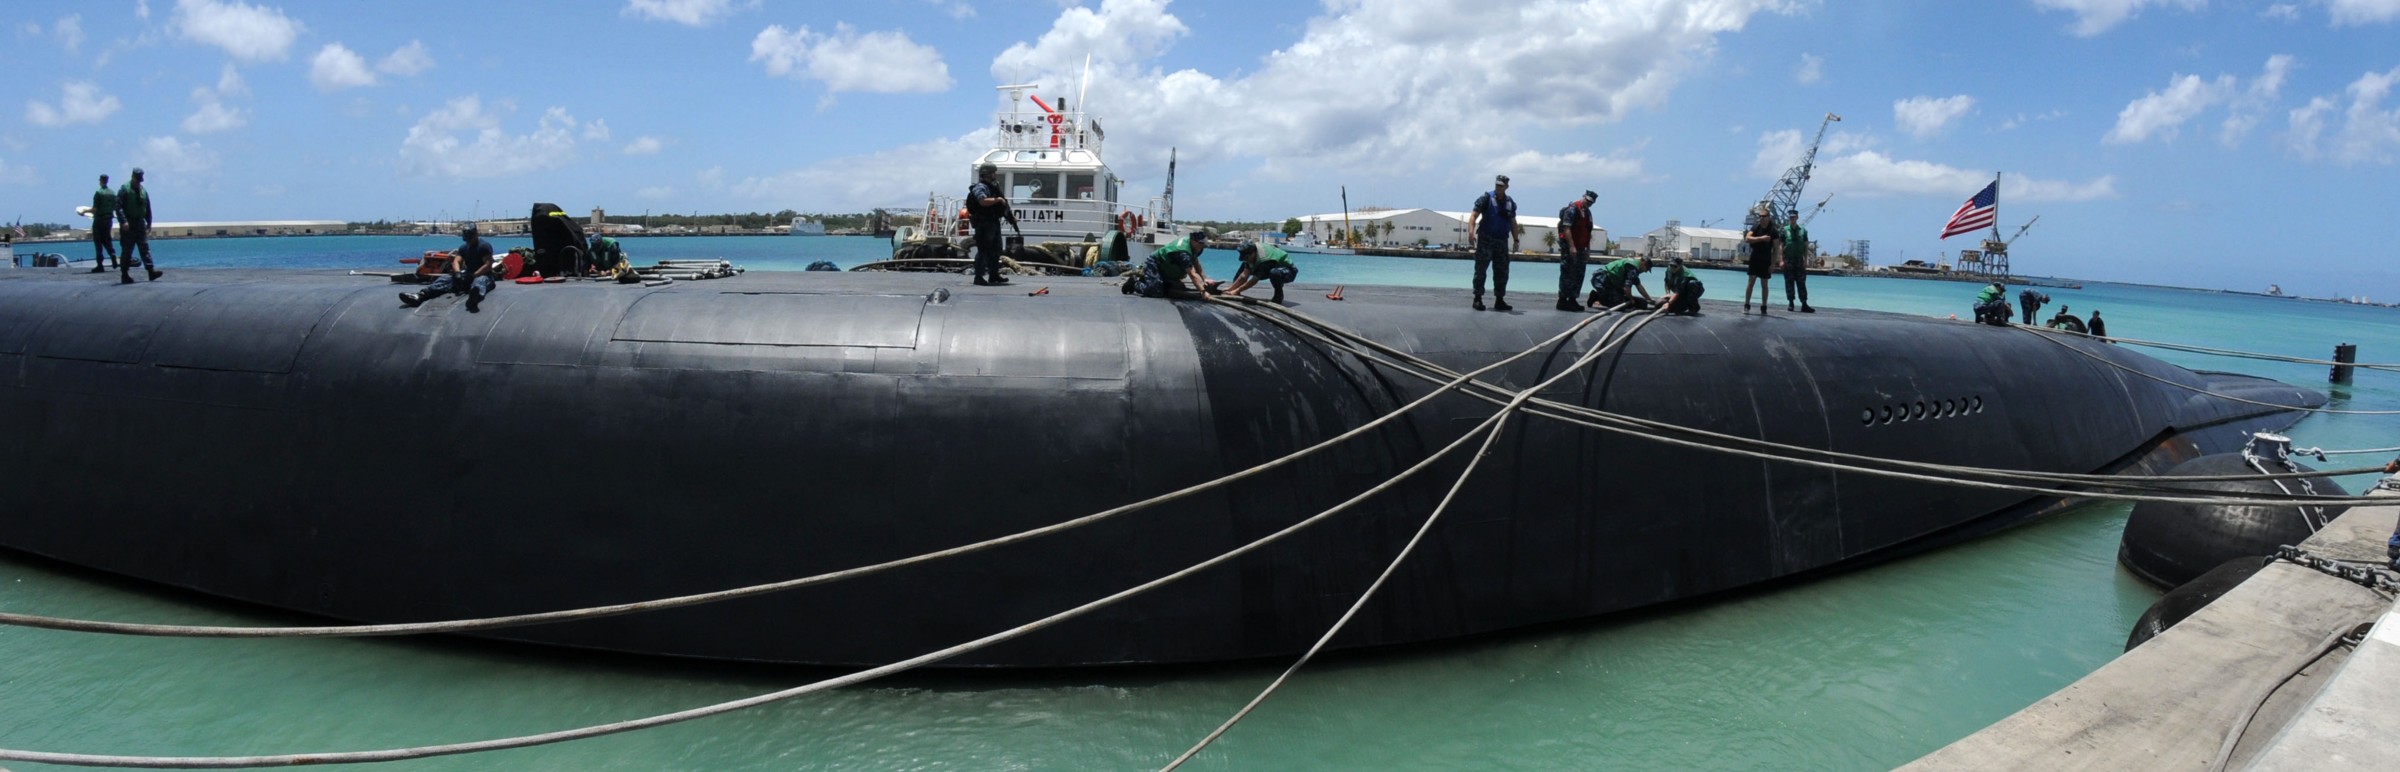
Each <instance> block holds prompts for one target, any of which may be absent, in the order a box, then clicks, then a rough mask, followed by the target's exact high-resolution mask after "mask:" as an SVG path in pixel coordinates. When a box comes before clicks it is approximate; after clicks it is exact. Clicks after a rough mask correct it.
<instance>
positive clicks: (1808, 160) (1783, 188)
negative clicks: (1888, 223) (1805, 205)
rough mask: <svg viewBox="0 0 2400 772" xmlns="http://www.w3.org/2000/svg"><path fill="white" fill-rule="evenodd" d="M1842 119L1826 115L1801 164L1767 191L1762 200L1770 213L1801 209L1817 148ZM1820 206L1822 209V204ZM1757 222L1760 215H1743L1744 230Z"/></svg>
mask: <svg viewBox="0 0 2400 772" xmlns="http://www.w3.org/2000/svg"><path fill="white" fill-rule="evenodd" d="M1841 119H1842V117H1841V116H1839V115H1834V114H1833V113H1826V114H1825V120H1824V122H1822V123H1819V124H1817V138H1816V139H1814V140H1811V141H1810V142H1809V143H1808V152H1805V153H1802V154H1800V163H1798V164H1796V165H1793V166H1792V168H1790V169H1787V170H1785V171H1784V173H1783V177H1781V178H1779V179H1777V180H1775V186H1774V187H1772V188H1768V189H1767V197H1766V198H1765V199H1762V200H1763V201H1765V202H1766V203H1767V206H1768V207H1770V209H1769V210H1768V211H1769V212H1770V213H1781V212H1789V211H1792V210H1795V209H1799V208H1800V191H1801V190H1802V189H1804V188H1807V187H1808V176H1809V174H1810V173H1812V172H1814V171H1816V168H1817V148H1819V147H1822V146H1824V144H1825V130H1826V129H1828V128H1831V127H1832V126H1833V124H1834V122H1835V121H1839V120H1841ZM1819 206H1820V207H1822V205H1821V204H1820V205H1819ZM1757 222H1758V215H1757V214H1755V213H1751V214H1744V215H1742V227H1744V228H1747V227H1750V226H1751V225H1754V224H1756V223H1757Z"/></svg>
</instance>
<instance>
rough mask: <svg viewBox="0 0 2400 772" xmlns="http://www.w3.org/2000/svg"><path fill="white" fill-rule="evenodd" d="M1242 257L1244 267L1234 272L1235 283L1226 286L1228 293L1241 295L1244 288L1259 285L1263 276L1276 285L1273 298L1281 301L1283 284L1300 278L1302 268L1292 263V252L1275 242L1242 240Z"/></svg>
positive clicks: (1226, 292)
mask: <svg viewBox="0 0 2400 772" xmlns="http://www.w3.org/2000/svg"><path fill="white" fill-rule="evenodd" d="M1241 258H1242V269H1241V270H1239V271H1235V272H1234V274H1233V284H1232V285H1231V286H1228V287H1226V288H1225V294H1227V295H1240V294H1242V291H1243V290H1247V289H1250V288H1251V287H1255V286H1258V280H1259V279H1260V278H1262V277H1263V278H1265V279H1266V280H1267V281H1269V282H1273V283H1274V285H1275V297H1274V298H1272V300H1274V301H1275V302H1277V303H1281V302H1283V285H1285V284H1290V283H1291V282H1292V280H1293V279H1297V278H1300V269H1299V268H1298V267H1295V266H1293V265H1292V256H1291V254H1289V253H1286V252H1284V251H1283V249H1282V248H1281V247H1277V246H1275V245H1273V244H1260V243H1258V242H1255V241H1245V242H1242V251H1241Z"/></svg>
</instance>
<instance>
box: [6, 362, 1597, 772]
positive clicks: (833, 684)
mask: <svg viewBox="0 0 2400 772" xmlns="http://www.w3.org/2000/svg"><path fill="white" fill-rule="evenodd" d="M1599 318H1600V317H1599V316H1598V315H1594V316H1592V317H1591V320H1590V321H1586V322H1583V323H1579V324H1577V325H1576V326H1575V327H1574V328H1573V329H1574V330H1580V329H1582V328H1583V327H1584V326H1587V325H1588V324H1590V322H1591V321H1597V320H1598V319H1599ZM1623 323H1624V322H1623V320H1620V321H1619V322H1618V324H1619V325H1622V324H1623ZM1614 331H1615V330H1614V328H1612V329H1611V333H1613V332H1614ZM1570 332H1572V330H1571V331H1570ZM1563 336H1564V334H1562V337H1563ZM1558 339H1559V338H1553V339H1552V340H1558ZM1548 345H1550V343H1549V342H1547V341H1546V342H1544V343H1543V344H1541V345H1537V346H1535V347H1534V348H1532V349H1528V350H1527V352H1526V353H1527V354H1530V353H1532V352H1534V351H1539V350H1541V349H1542V348H1546V347H1547V346H1548ZM1506 417H1507V416H1506V414H1505V413H1500V412H1495V413H1494V414H1493V415H1492V416H1491V417H1490V418H1486V419H1484V420H1483V422H1482V423H1479V424H1477V425H1476V426H1474V427H1472V428H1470V429H1468V430H1467V431H1466V432H1465V433H1463V434H1461V435H1460V436H1459V437H1458V439H1456V440H1452V441H1451V442H1450V444H1448V445H1444V446H1442V447H1441V448H1440V449H1438V450H1435V451H1434V452H1432V453H1429V454H1427V455H1426V457H1425V458H1424V459H1423V460H1420V461H1418V462H1417V463H1415V464H1412V465H1410V466H1409V467H1408V468H1406V469H1403V470H1401V471H1400V472H1399V473H1398V474H1395V475H1393V476H1392V477H1391V478H1389V479H1386V480H1385V481H1384V482H1382V483H1379V484H1377V485H1375V486H1374V487H1372V488H1369V489H1367V490H1365V491H1362V492H1360V493H1359V494H1357V495H1355V496H1352V497H1350V498H1349V499H1346V500H1344V501H1342V502H1341V503H1338V504H1335V505H1334V506H1333V507H1331V508H1328V509H1326V510H1324V511H1321V512H1318V513H1317V514H1315V515H1312V516H1310V517H1308V518H1306V519H1303V520H1301V521H1299V522H1296V523H1293V524H1291V525H1288V526H1285V527H1284V528H1283V529H1281V530H1278V531H1275V532H1273V533H1270V534H1267V535H1266V536H1262V537H1260V538H1258V539H1256V540H1253V541H1251V542H1249V543H1247V544H1243V545H1241V546H1239V547H1235V548H1234V549H1232V550H1230V551H1227V552H1225V553H1222V554H1219V555H1217V556H1216V557H1212V558H1208V559H1206V560H1203V561H1200V562H1198V563H1194V564H1192V565H1190V566H1188V567H1185V568H1184V569H1182V570H1179V571H1176V572H1174V573H1170V574H1167V575H1165V576H1161V577H1159V578H1156V579H1152V580H1150V581H1148V582H1144V583H1142V584H1139V585H1135V586H1133V587H1130V588H1127V589H1124V590H1120V591H1118V592H1116V593H1113V594H1110V595H1107V596H1105V597H1102V598H1099V599H1097V600H1093V601H1090V602H1087V603H1085V604H1083V605H1081V606H1076V607H1074V608H1071V609H1068V610H1066V611H1062V612H1059V613H1057V614H1052V615H1050V616H1048V617H1044V618H1042V619H1038V620H1035V621H1032V622H1028V623H1025V624H1022V625H1018V626H1016V627H1012V628H1009V629H1007V630H1002V631H1000V632H997V633H993V634H991V635H987V636H984V637H982V638H977V639H975V640H972V641H968V642H966V643H961V644H957V645H954V646H950V647H948V648H943V649H939V650H936V651H932V652H928V653H925V654H920V655H918V656H915V657H911V658H909V659H905V660H901V661H899V662H894V663H891V664H887V665H883V666H879V667H875V668H870V669H867V670H862V671H859V672H856V673H851V674H849V675H845V676H840V677H836V678H828V679H824V680H821V681H817V682H814V683H810V684H805V685H802V686H796V687H793V688H790V689H785V690H783V691H778V692H770V693H767V694H762V695H756V696H752V697H745V698H742V699H738V700H730V701H726V702H720V703H716V704H713V705H706V706H702V707H698V708H691V709H687V710H682V711H676V712H673V713H664V714H659V715H654V716H649V717H645V718H638V719H631V720H626V721H619V722H614V723H608V724H596V725H591V726H585V727H579V728H575V729H566V730H560V731H555V732H546V733H541V734H532V735H522V736H517V737H507V738H499V739H491V740H478V741H473V742H464V743H450V744H444V745H422V746H415V747H409V748H392V749H386V750H374V751H346V752H333V753H295V754H281V755H262V756H120V755H100V754H83V753H54V752H47V751H26V750H16V749H0V761H25V762H34V763H42V764H62V765H69V766H115V767H137V768H145V769H162V768H176V769H232V768H243V767H279V766H299V765H303V764H309V765H314V764H359V763H368V762H382V761H404V760H410V759H421V758H431V757H435V756H452V755H458V754H464V753H480V752H487V751H497V750H508V749H513V748H526V747H532V746H536V745H548V744H552V743H560V742H566V741H570V740H581V739H586V738H591V737H601V736H605V735H611V734H620V733H623V732H630V731H635V730H639V729H648V728H651V727H656V726H665V725H668V724H674V723H680V722H684V721H690V720H693V719H698V718H706V717H708V716H714V715H720V714H723V713H729V712H732V711H736V710H741V709H744V708H750V707H756V706H759V705H765V704H769V703H774V702H779V701H783V700H788V699H792V698H794V697H799V696H802V695H807V694H812V693H815V692H820V691H825V690H827V689H834V688H839V687H843V686H849V685H852V684H857V683H863V682H866V681H871V680H874V679H876V678H881V677H883V676H887V675H891V674H893V673H899V672H904V671H907V670H911V669H914V668H917V667H921V666H923V665H926V664H930V663H934V662H939V661H942V660H945V659H949V658H952V657H956V656H959V655H962V654H968V653H972V652H974V651H976V650H978V649H982V648H985V647H988V646H992V645H995V644H999V643H1003V642H1006V641H1009V640H1013V639H1016V638H1018V637H1022V636H1024V635H1026V634H1029V633H1033V632H1036V631H1038V630H1041V629H1043V628H1046V627H1049V626H1051V625H1055V624H1058V623H1060V622H1065V621H1068V620H1071V619H1074V618H1076V617H1079V616H1082V615H1084V614H1086V613H1090V612H1091V611H1094V610H1097V609H1100V608H1103V607H1106V606H1109V605H1111V604H1114V603H1117V602H1119V601H1122V600H1125V599H1127V598H1131V597H1134V596H1137V595H1140V594H1142V593H1146V592H1149V591H1150V590H1153V589H1157V588H1158V587H1161V586H1164V585H1166V584H1169V583H1172V582H1175V581H1178V580H1181V579H1183V578H1185V577H1189V576H1191V575H1193V574H1196V573H1199V572H1201V571H1204V570H1207V569H1209V568H1213V567H1215V566H1218V565H1221V564H1223V563H1225V562H1228V561H1231V560H1233V559H1234V558H1237V557H1240V556H1242V555H1246V554H1249V553H1250V552H1253V551H1256V550H1258V549H1260V548H1263V547H1265V546H1267V545H1269V544H1273V543H1274V542H1276V541H1279V540H1281V539H1283V538H1284V537H1287V536H1290V535H1292V534H1294V533H1298V532H1300V531H1302V530H1305V529H1307V528H1309V527H1311V526H1314V525H1316V524H1318V523H1322V522H1324V521H1325V520H1327V519H1330V518H1332V517H1333V516H1334V515H1337V514H1340V513H1341V512H1344V511H1347V510H1349V509H1350V508H1351V507H1354V506H1356V505H1358V504H1359V503H1361V502H1364V501H1366V500H1367V499H1369V498H1371V497H1373V496H1375V495H1377V494H1380V493H1382V492H1384V491H1387V490H1390V489H1391V488H1393V487H1396V486H1398V485H1399V484H1400V483H1401V482H1402V481H1404V480H1407V479H1408V478H1410V477H1413V476H1415V475H1416V474H1417V473H1418V472H1422V471H1424V470H1425V469H1427V468H1430V467H1432V466H1433V465H1434V463H1435V462H1437V461H1439V460H1441V459H1442V458H1444V457H1446V456H1448V455H1450V453H1452V452H1453V451H1456V450H1457V449H1458V448H1460V447H1463V446H1465V445H1466V443H1467V441H1469V440H1472V439H1474V438H1475V437H1476V436H1477V435H1479V434H1482V433H1484V432H1485V431H1487V430H1489V429H1491V428H1492V427H1495V426H1497V425H1498V424H1499V423H1500V422H1501V421H1502V420H1503V419H1505V418H1506Z"/></svg>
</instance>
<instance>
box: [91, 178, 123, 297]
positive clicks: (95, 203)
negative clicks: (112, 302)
mask: <svg viewBox="0 0 2400 772" xmlns="http://www.w3.org/2000/svg"><path fill="white" fill-rule="evenodd" d="M116 220H117V192H116V191H113V190H109V189H108V175H106V174H103V175H100V189H99V190H95V191H92V273H99V272H101V271H106V270H108V264H109V263H110V262H119V263H120V264H121V263H122V261H119V260H117V245H116V237H115V236H114V235H112V234H111V233H110V230H111V228H110V226H111V224H113V223H115V222H116ZM120 267H121V266H120Z"/></svg>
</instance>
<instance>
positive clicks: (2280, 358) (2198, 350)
mask: <svg viewBox="0 0 2400 772" xmlns="http://www.w3.org/2000/svg"><path fill="white" fill-rule="evenodd" d="M2019 326H2024V325H2019ZM2027 329H2031V330H2033V331H2034V332H2040V333H2046V334H2051V335H2072V336H2076V337H2081V338H2090V339H2092V340H2098V341H2106V342H2110V343H2123V344H2126V345H2130V346H2142V347H2145V348H2163V349H2167V350H2169V351H2188V352H2191V353H2194V354H2214V355H2217V356H2224V357H2234V358H2239V359H2257V360H2261V361H2267V362H2289V363H2292V364H2299V365H2327V366H2332V367H2355V368H2358V369H2361V370H2383V371H2386V372H2400V364H2386V363H2377V362H2365V363H2362V362H2340V361H2335V360H2331V359H2310V358H2307V357H2295V356H2285V355H2282V354H2266V353H2261V352H2257V351H2240V350H2236V349H2229V348H2209V347H2207V346H2194V345H2191V344H2188V343H2162V342H2159V341H2154V340H2139V339H2135V338H2117V337H2110V336H2105V335H2093V334H2091V333H2088V332H2076V331H2073V330H2053V329H2048V328H2043V327H2028V328H2027Z"/></svg>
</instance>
